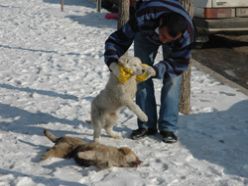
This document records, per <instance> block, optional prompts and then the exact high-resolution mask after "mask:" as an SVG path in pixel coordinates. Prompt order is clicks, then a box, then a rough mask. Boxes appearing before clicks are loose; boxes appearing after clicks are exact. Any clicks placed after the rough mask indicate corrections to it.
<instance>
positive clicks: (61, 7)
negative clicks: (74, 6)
mask: <svg viewBox="0 0 248 186" xmlns="http://www.w3.org/2000/svg"><path fill="white" fill-rule="evenodd" d="M60 10H61V11H62V12H63V11H64V0H60Z"/></svg>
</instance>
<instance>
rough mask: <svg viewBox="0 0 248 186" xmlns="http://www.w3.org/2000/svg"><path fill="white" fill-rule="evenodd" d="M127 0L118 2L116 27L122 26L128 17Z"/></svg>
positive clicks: (128, 4)
mask: <svg viewBox="0 0 248 186" xmlns="http://www.w3.org/2000/svg"><path fill="white" fill-rule="evenodd" d="M129 6H130V3H129V0H119V2H118V25H117V28H120V27H122V26H123V25H124V24H125V23H126V22H127V21H128V19H129Z"/></svg>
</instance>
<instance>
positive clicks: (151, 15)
mask: <svg viewBox="0 0 248 186" xmlns="http://www.w3.org/2000/svg"><path fill="white" fill-rule="evenodd" d="M170 12H175V13H178V14H180V15H182V16H184V17H185V18H186V20H187V21H188V28H187V30H186V31H185V33H184V34H183V36H182V37H181V38H180V39H178V40H176V41H174V42H171V43H166V44H163V45H167V46H168V47H170V48H171V54H170V56H169V57H168V58H167V59H165V60H164V61H160V62H159V63H157V64H155V66H154V68H155V69H156V71H157V77H158V78H161V79H162V78H163V77H164V75H169V76H170V77H173V76H177V75H180V74H181V73H182V72H184V71H185V70H187V67H188V65H189V61H190V57H191V44H192V42H193V41H194V26H193V24H192V19H191V17H190V16H189V14H188V13H187V12H186V11H185V9H184V8H183V7H182V5H181V4H180V3H179V1H177V0H152V1H144V2H143V3H141V4H140V6H139V8H137V10H136V12H135V16H134V17H133V18H132V19H130V20H129V21H128V22H127V23H126V24H125V25H124V26H123V27H121V28H120V29H119V30H117V31H115V32H114V33H112V34H111V35H110V36H109V38H108V39H107V40H106V42H105V53H104V57H105V63H106V64H107V65H108V66H109V65H110V64H111V63H112V62H116V61H118V59H119V57H121V56H122V55H123V54H124V53H125V52H126V51H127V50H128V48H129V47H130V46H131V44H132V42H133V40H134V37H135V34H136V33H139V32H140V33H143V34H144V35H145V36H146V38H147V39H148V40H149V41H150V42H153V43H154V44H157V45H162V43H161V42H160V41H159V35H158V34H157V33H156V32H155V30H156V28H158V26H159V19H160V16H162V15H165V16H166V14H168V13H170Z"/></svg>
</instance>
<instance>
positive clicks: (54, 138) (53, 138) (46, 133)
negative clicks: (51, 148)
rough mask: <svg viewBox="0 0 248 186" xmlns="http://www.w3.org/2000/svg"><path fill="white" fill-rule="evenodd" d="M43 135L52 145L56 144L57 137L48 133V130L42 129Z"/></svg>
mask: <svg viewBox="0 0 248 186" xmlns="http://www.w3.org/2000/svg"><path fill="white" fill-rule="evenodd" d="M43 133H44V135H45V136H46V137H47V138H48V139H49V140H51V141H52V142H53V143H56V142H57V141H58V139H59V137H57V136H55V135H54V134H53V133H52V132H50V131H49V130H47V129H44V132H43Z"/></svg>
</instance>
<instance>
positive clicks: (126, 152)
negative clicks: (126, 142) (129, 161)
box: [118, 147, 132, 155]
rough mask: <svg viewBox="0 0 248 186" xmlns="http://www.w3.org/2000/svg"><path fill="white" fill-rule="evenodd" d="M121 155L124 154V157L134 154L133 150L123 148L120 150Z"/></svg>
mask: <svg viewBox="0 0 248 186" xmlns="http://www.w3.org/2000/svg"><path fill="white" fill-rule="evenodd" d="M118 150H119V151H120V152H121V153H123V154H124V155H127V154H129V153H130V152H132V150H131V149H130V148H128V147H121V148H119V149H118Z"/></svg>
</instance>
